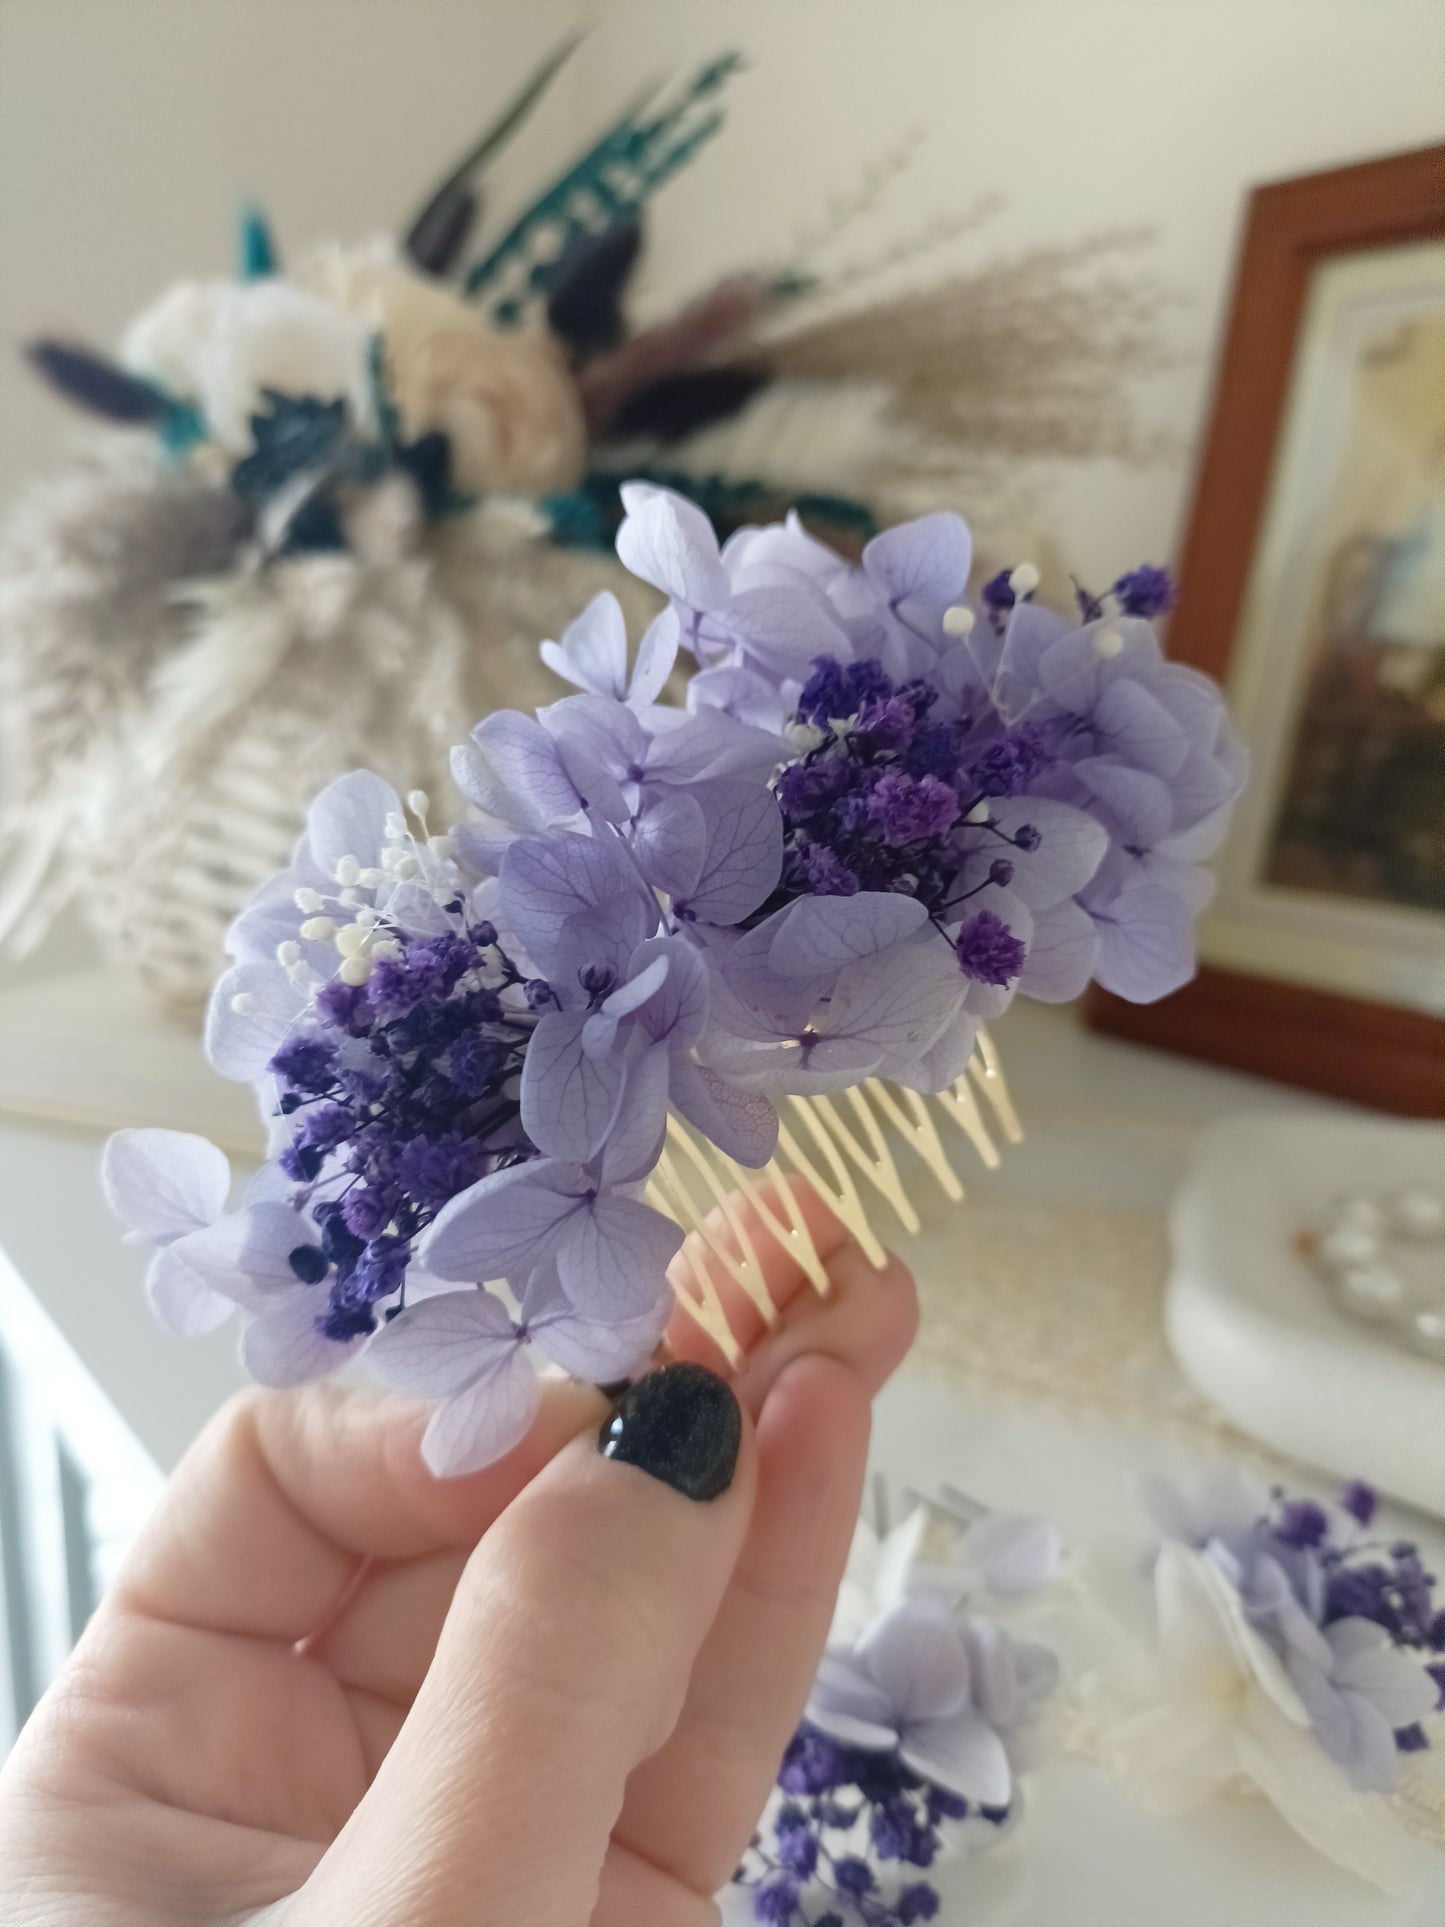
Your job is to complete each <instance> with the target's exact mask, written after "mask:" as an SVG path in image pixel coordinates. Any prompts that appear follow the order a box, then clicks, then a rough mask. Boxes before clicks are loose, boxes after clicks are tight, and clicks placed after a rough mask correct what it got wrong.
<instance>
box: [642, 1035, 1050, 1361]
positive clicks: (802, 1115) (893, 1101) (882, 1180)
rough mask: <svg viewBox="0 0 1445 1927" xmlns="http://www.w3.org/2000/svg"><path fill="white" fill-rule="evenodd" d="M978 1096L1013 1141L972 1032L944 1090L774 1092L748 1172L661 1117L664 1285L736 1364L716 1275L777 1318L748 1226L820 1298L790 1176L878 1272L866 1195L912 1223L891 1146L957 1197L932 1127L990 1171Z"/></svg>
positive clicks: (988, 1063)
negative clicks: (777, 1099) (954, 1078)
mask: <svg viewBox="0 0 1445 1927" xmlns="http://www.w3.org/2000/svg"><path fill="white" fill-rule="evenodd" d="M980 1097H982V1099H983V1100H984V1104H986V1105H987V1107H988V1111H989V1113H991V1116H992V1125H993V1129H994V1130H996V1131H997V1132H998V1134H999V1135H1000V1136H1001V1137H1002V1138H1003V1139H1004V1140H1005V1141H1006V1142H1008V1143H1010V1144H1017V1143H1019V1142H1020V1141H1021V1139H1022V1137H1023V1131H1022V1128H1021V1126H1020V1124H1019V1120H1018V1113H1017V1112H1016V1111H1015V1109H1014V1107H1013V1103H1012V1101H1011V1099H1010V1097H1009V1094H1008V1086H1007V1084H1006V1083H1005V1082H1004V1076H1003V1069H1002V1066H1001V1065H1000V1063H999V1059H998V1053H997V1051H996V1050H995V1049H994V1047H993V1043H992V1041H991V1040H990V1039H989V1038H988V1037H987V1036H986V1035H985V1034H982V1033H981V1034H980V1036H979V1040H978V1045H977V1048H976V1049H975V1051H974V1055H973V1057H972V1059H971V1060H970V1062H969V1066H968V1070H967V1072H966V1073H965V1074H964V1075H963V1076H962V1077H961V1078H959V1080H958V1082H957V1083H956V1084H955V1085H954V1086H953V1087H952V1089H950V1090H946V1091H939V1092H937V1093H936V1094H934V1095H933V1096H931V1097H924V1096H921V1095H920V1094H919V1093H918V1092H917V1091H908V1090H902V1089H900V1088H899V1087H898V1086H896V1085H892V1084H885V1083H883V1082H882V1081H881V1080H880V1079H878V1078H869V1079H868V1080H867V1081H866V1082H865V1083H862V1084H855V1085H853V1086H852V1087H851V1088H849V1089H848V1090H845V1091H842V1092H839V1093H838V1094H837V1095H836V1096H831V1097H789V1098H786V1099H785V1100H784V1101H783V1104H782V1106H781V1107H780V1114H779V1125H778V1148H777V1151H776V1153H775V1154H774V1156H773V1158H772V1160H771V1161H770V1162H769V1163H768V1164H767V1165H765V1166H764V1167H763V1169H762V1170H760V1171H754V1170H748V1169H746V1168H745V1167H744V1166H742V1165H740V1164H735V1163H734V1162H733V1160H732V1159H731V1158H729V1157H727V1156H725V1155H724V1154H723V1153H722V1152H721V1151H719V1150H718V1149H717V1147H716V1146H715V1145H713V1144H711V1143H709V1142H708V1140H707V1139H706V1138H704V1137H702V1136H701V1135H700V1134H699V1133H698V1132H696V1131H693V1130H691V1129H690V1128H689V1127H688V1126H687V1125H685V1124H684V1123H682V1122H681V1120H680V1119H678V1118H677V1117H670V1118H669V1119H668V1123H667V1140H666V1143H665V1145H664V1146H663V1151H662V1156H661V1157H660V1158H659V1159H658V1162H657V1167H656V1169H655V1170H654V1172H653V1174H652V1177H651V1178H650V1180H649V1181H648V1186H647V1192H646V1197H647V1201H648V1203H649V1204H651V1205H653V1206H655V1207H656V1209H657V1210H659V1211H663V1212H666V1214H667V1215H668V1217H670V1218H672V1219H673V1220H674V1221H675V1222H676V1223H677V1224H679V1225H681V1226H682V1228H683V1230H684V1231H685V1232H687V1233H688V1238H687V1242H686V1244H685V1245H684V1246H683V1247H682V1250H681V1251H679V1253H678V1254H677V1256H676V1258H674V1260H673V1262H672V1268H671V1272H670V1274H669V1276H670V1277H671V1280H672V1286H673V1290H674V1291H675V1292H676V1294H677V1298H678V1302H679V1303H680V1304H681V1305H682V1306H683V1307H684V1308H685V1309H686V1310H687V1311H688V1312H689V1313H690V1314H691V1315H692V1317H693V1318H695V1319H696V1321H697V1323H698V1324H699V1325H700V1326H701V1327H702V1329H703V1330H704V1331H705V1332H706V1333H707V1335H708V1337H709V1338H711V1339H712V1341H713V1342H714V1344H715V1345H717V1347H718V1349H719V1350H720V1351H721V1352H722V1354H723V1356H724V1357H725V1358H726V1359H727V1360H728V1362H729V1363H730V1364H731V1365H733V1366H734V1367H737V1366H739V1365H741V1363H742V1360H743V1351H742V1347H741V1345H740V1344H739V1343H738V1340H737V1337H736V1335H735V1334H734V1332H733V1330H732V1327H731V1325H730V1323H729V1321H728V1315H727V1310H726V1307H725V1305H724V1301H723V1295H722V1292H721V1291H720V1289H719V1283H720V1280H721V1279H723V1278H727V1279H730V1280H731V1281H732V1283H733V1284H734V1285H735V1286H736V1287H737V1289H738V1290H739V1291H741V1292H742V1293H744V1294H745V1296H746V1297H747V1298H748V1299H749V1300H750V1301H751V1302H752V1303H753V1304H754V1305H755V1306H756V1307H757V1309H758V1311H759V1312H760V1313H761V1315H762V1317H763V1319H764V1320H765V1321H766V1323H767V1324H769V1325H775V1324H776V1323H777V1322H778V1318H779V1311H778V1307H777V1306H776V1305H775V1304H774V1302H773V1299H772V1297H771V1295H770V1294H769V1291H768V1288H767V1283H766V1278H765V1274H764V1269H763V1266H762V1264H761V1263H760V1262H759V1258H758V1237H759V1230H760V1228H761V1232H762V1233H763V1234H764V1235H766V1236H768V1237H772V1238H774V1239H776V1240H777V1242H778V1243H779V1244H780V1245H782V1246H783V1248H784V1249H785V1250H786V1251H787V1253H788V1255H789V1256H790V1257H791V1258H793V1259H794V1260H795V1262H796V1263H797V1264H798V1266H799V1267H800V1268H801V1270H802V1271H803V1273H804V1274H805V1276H806V1277H807V1278H808V1280H809V1282H810V1283H811V1284H812V1285H813V1287H814V1289H815V1290H816V1291H817V1292H818V1293H819V1294H820V1295H822V1296H826V1295H827V1292H828V1289H829V1281H828V1272H827V1267H826V1266H825V1265H824V1263H823V1260H822V1258H821V1257H820V1256H819V1253H818V1247H817V1244H816V1242H815V1240H814V1238H813V1234H812V1232H811V1230H810V1229H809V1226H808V1221H807V1217H806V1215H805V1214H804V1212H803V1210H802V1208H801V1206H800V1205H799V1203H798V1199H797V1196H796V1192H795V1185H796V1182H797V1180H799V1179H801V1180H802V1181H803V1182H804V1183H806V1184H807V1185H809V1186H810V1187H811V1188H812V1190H813V1191H814V1192H816V1194H817V1195H818V1197H819V1198H820V1199H821V1200H822V1201H823V1203H824V1204H826V1205H827V1207H828V1209H829V1210H830V1211H831V1212H832V1214H833V1216H834V1217H836V1218H837V1219H838V1220H839V1221H840V1222H841V1223H842V1224H843V1225H844V1226H845V1227H846V1228H847V1230H848V1231H849V1232H850V1233H851V1234H852V1236H853V1237H854V1238H855V1239H856V1240H857V1242H858V1245H859V1247H860V1248H861V1249H862V1251H863V1252H864V1253H865V1255H866V1256H867V1258H868V1261H869V1263H870V1264H872V1265H874V1266H875V1267H877V1268H880V1269H881V1267H882V1266H883V1265H884V1264H885V1263H886V1262H887V1253H886V1252H885V1251H884V1248H883V1245H882V1243H881V1242H880V1240H879V1237H878V1233H877V1231H876V1230H875V1229H874V1226H873V1223H872V1220H871V1218H870V1217H869V1201H870V1198H871V1197H872V1196H873V1194H875V1193H876V1194H877V1197H879V1198H881V1199H882V1200H883V1201H884V1202H885V1203H886V1204H888V1205H889V1206H890V1207H891V1209H892V1212H893V1215H894V1217H896V1219H897V1220H898V1223H899V1225H900V1227H901V1228H902V1229H903V1230H904V1231H906V1232H909V1233H912V1232H916V1231H917V1230H918V1228H919V1217H918V1212H917V1209H916V1208H915V1206H914V1204H913V1202H912V1200H911V1199H910V1197H909V1195H908V1191H907V1188H906V1185H905V1181H904V1177H903V1174H902V1173H901V1172H900V1170H899V1166H898V1160H897V1158H896V1157H895V1156H894V1146H895V1144H897V1145H898V1146H900V1147H901V1148H902V1149H903V1150H904V1151H905V1152H912V1153H913V1154H914V1156H915V1157H916V1158H917V1160H918V1161H919V1162H920V1163H921V1164H922V1165H923V1166H924V1167H925V1168H926V1169H927V1171H928V1172H929V1173H930V1175H931V1176H932V1178H933V1180H934V1182H935V1183H936V1184H937V1185H938V1188H939V1189H940V1190H941V1191H942V1193H943V1195H944V1196H945V1197H946V1198H947V1199H949V1200H950V1202H952V1203H955V1204H956V1203H958V1202H959V1201H960V1200H961V1199H962V1197H963V1184H962V1181H961V1180H960V1178H959V1176H958V1173H957V1172H956V1171H955V1170H954V1168H953V1164H952V1162H951V1161H950V1157H949V1149H948V1145H947V1143H946V1137H947V1136H948V1135H949V1133H946V1132H945V1133H943V1134H941V1133H940V1129H939V1120H941V1121H942V1122H943V1124H944V1125H951V1126H953V1127H954V1128H955V1129H956V1130H957V1131H959V1132H961V1133H962V1135H963V1136H964V1137H965V1138H966V1139H967V1141H968V1143H969V1144H970V1145H971V1146H972V1148H973V1150H974V1151H975V1152H976V1153H977V1155H978V1156H979V1158H981V1159H982V1161H983V1163H984V1164H985V1165H986V1166H987V1167H988V1169H989V1170H994V1169H996V1168H997V1166H998V1163H999V1152H998V1147H997V1145H996V1144H995V1142H994V1138H993V1135H992V1131H991V1129H990V1123H989V1120H988V1118H987V1117H986V1116H985V1112H984V1107H983V1105H981V1104H980V1102H979V1099H980ZM744 1203H745V1204H746V1205H747V1206H748V1207H749V1209H748V1210H747V1211H744V1210H743V1209H742V1206H743V1205H744Z"/></svg>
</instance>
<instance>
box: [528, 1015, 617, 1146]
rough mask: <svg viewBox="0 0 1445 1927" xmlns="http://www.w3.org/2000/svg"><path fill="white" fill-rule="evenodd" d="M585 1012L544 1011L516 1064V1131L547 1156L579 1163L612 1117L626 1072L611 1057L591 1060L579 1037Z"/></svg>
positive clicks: (598, 1139)
mask: <svg viewBox="0 0 1445 1927" xmlns="http://www.w3.org/2000/svg"><path fill="white" fill-rule="evenodd" d="M589 1021H590V1019H589V1017H588V1014H587V1012H586V1011H585V1010H569V1011H563V1010H556V1011H549V1012H548V1013H547V1014H546V1015H545V1016H544V1017H543V1018H542V1019H541V1020H540V1022H539V1023H538V1025H537V1028H536V1029H535V1030H534V1031H533V1032H532V1036H531V1041H530V1042H529V1043H528V1045H527V1052H526V1056H525V1058H524V1059H523V1063H522V1127H523V1129H524V1130H525V1131H526V1133H527V1135H528V1137H529V1138H531V1140H532V1142H533V1143H534V1144H535V1145H536V1146H537V1148H538V1150H539V1151H543V1152H545V1153H546V1155H547V1156H548V1157H554V1158H570V1159H573V1160H574V1161H576V1162H578V1163H582V1162H585V1161H586V1159H588V1158H590V1157H591V1156H592V1154H593V1152H594V1151H596V1150H597V1149H598V1148H599V1147H600V1145H601V1143H602V1140H603V1139H604V1138H605V1137H606V1135H607V1132H608V1130H609V1128H610V1127H611V1124H612V1120H613V1118H614V1117H615V1116H616V1115H617V1106H618V1104H619V1103H620V1102H621V1098H622V1084H623V1079H624V1077H625V1075H626V1070H625V1067H624V1065H623V1064H622V1062H621V1060H620V1059H619V1058H617V1057H615V1056H609V1055H600V1056H592V1055H591V1054H589V1053H588V1052H587V1051H586V1050H585V1049H584V1048H583V1037H582V1033H583V1031H584V1030H585V1028H586V1026H587V1024H588V1023H589Z"/></svg>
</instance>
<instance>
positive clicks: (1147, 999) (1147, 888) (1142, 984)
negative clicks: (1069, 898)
mask: <svg viewBox="0 0 1445 1927" xmlns="http://www.w3.org/2000/svg"><path fill="white" fill-rule="evenodd" d="M1086 907H1088V908H1089V914H1090V915H1091V916H1092V917H1093V919H1094V923H1095V925H1096V927H1097V929H1098V932H1099V961H1098V964H1097V966H1096V968H1095V971H1094V975H1095V977H1096V979H1097V980H1098V982H1099V983H1101V984H1102V985H1103V987H1104V989H1105V990H1111V991H1112V992H1113V993H1114V995H1115V996H1116V997H1125V998H1127V999H1128V1000H1129V1002H1130V1003H1135V1004H1151V1003H1154V1002H1155V1001H1156V1000H1157V999H1158V998H1160V997H1167V996H1168V995H1169V993H1170V991H1171V990H1178V989H1179V987H1180V985H1181V984H1187V983H1188V982H1189V980H1190V978H1191V977H1192V976H1193V975H1194V918H1193V916H1192V914H1191V913H1190V910H1189V906H1188V905H1187V904H1186V903H1184V902H1182V901H1181V899H1180V898H1179V897H1177V896H1176V895H1175V894H1174V892H1173V891H1172V890H1166V889H1164V888H1162V887H1161V885H1159V884H1157V883H1141V884H1136V885H1134V886H1133V887H1132V888H1130V889H1128V890H1124V891H1122V892H1121V893H1120V895H1119V896H1117V897H1115V898H1114V900H1113V901H1112V902H1111V903H1109V904H1108V905H1107V906H1105V907H1103V908H1096V907H1094V906H1092V905H1090V906H1086Z"/></svg>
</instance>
